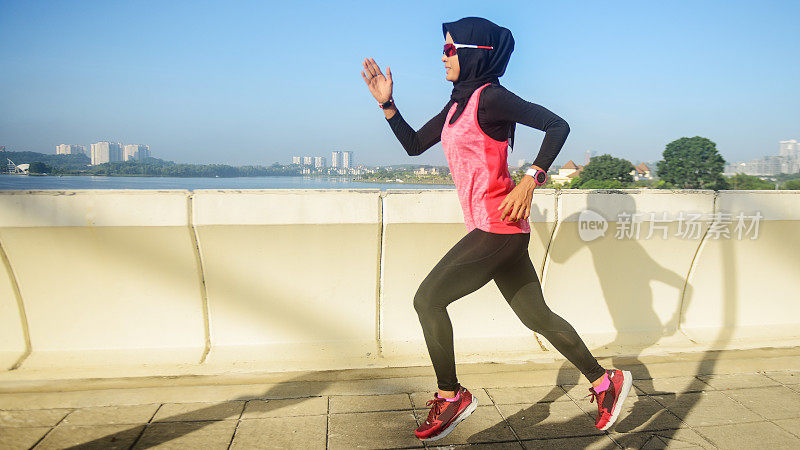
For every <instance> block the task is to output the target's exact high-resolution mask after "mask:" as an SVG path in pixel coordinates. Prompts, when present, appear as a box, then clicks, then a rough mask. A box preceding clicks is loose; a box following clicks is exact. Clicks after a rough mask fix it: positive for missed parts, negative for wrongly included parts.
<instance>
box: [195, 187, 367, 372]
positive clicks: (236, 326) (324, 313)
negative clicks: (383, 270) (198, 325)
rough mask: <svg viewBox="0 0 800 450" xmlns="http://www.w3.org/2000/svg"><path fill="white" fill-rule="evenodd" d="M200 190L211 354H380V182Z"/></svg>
mask: <svg viewBox="0 0 800 450" xmlns="http://www.w3.org/2000/svg"><path fill="white" fill-rule="evenodd" d="M193 197H194V202H193V205H194V206H193V216H194V224H195V228H196V229H197V236H198V242H199V246H200V254H201V255H202V261H203V269H204V274H205V282H206V290H207V296H208V311H209V322H210V343H211V347H210V353H209V355H208V359H207V360H208V363H211V364H215V363H219V364H230V363H253V362H260V363H264V364H267V365H271V366H272V367H277V368H280V369H290V368H291V369H303V368H315V367H319V366H323V367H352V366H353V365H354V364H355V365H358V364H359V363H361V364H363V361H364V360H370V359H371V358H375V356H376V354H377V346H378V341H377V338H376V330H377V326H378V325H377V321H378V317H377V283H378V270H379V264H380V259H379V257H380V254H379V252H380V232H381V230H380V197H379V191H377V190H364V191H357V190H354V191H338V190H317V191H293V190H275V189H272V190H263V191H237V192H231V191H212V190H199V191H195V193H194V196H193Z"/></svg>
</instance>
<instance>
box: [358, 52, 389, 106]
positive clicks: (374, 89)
mask: <svg viewBox="0 0 800 450" xmlns="http://www.w3.org/2000/svg"><path fill="white" fill-rule="evenodd" d="M365 72H366V73H365ZM361 77H362V78H364V82H365V83H367V87H368V88H369V92H370V93H372V96H373V97H375V100H377V101H378V103H386V102H388V101H389V99H390V98H392V71H391V69H389V66H386V76H384V75H383V74H382V73H381V69H380V67H378V65H377V64H375V60H374V59H372V58H364V70H362V71H361Z"/></svg>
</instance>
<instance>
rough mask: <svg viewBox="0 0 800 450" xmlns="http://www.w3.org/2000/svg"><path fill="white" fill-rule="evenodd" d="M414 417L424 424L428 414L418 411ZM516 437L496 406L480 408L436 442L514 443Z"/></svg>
mask: <svg viewBox="0 0 800 450" xmlns="http://www.w3.org/2000/svg"><path fill="white" fill-rule="evenodd" d="M414 415H415V416H416V417H417V421H418V422H419V423H422V422H424V421H425V419H426V418H427V417H428V412H427V411H424V410H419V409H418V410H416V411H415V412H414ZM514 440H516V437H515V436H514V433H513V432H512V431H511V428H510V427H509V426H508V424H506V423H505V421H504V420H503V417H502V416H501V415H500V413H499V412H497V409H496V408H495V407H494V405H488V406H478V407H477V408H476V409H475V411H474V412H473V413H472V414H471V415H470V416H469V417H467V418H466V419H464V421H463V422H461V423H459V424H458V425H457V426H456V427H455V428H454V429H453V431H452V432H450V434H448V435H447V436H446V437H445V438H443V439H441V440H439V441H435V442H436V444H437V445H439V444H444V445H447V444H472V443H486V442H501V441H514Z"/></svg>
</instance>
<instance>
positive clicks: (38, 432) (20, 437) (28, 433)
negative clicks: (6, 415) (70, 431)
mask: <svg viewBox="0 0 800 450" xmlns="http://www.w3.org/2000/svg"><path fill="white" fill-rule="evenodd" d="M48 431H50V427H9V428H1V427H0V448H2V449H4V450H16V449H29V448H31V447H33V444H35V443H36V442H38V441H39V439H41V438H42V436H44V435H45V433H47V432H48Z"/></svg>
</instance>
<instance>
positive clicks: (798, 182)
mask: <svg viewBox="0 0 800 450" xmlns="http://www.w3.org/2000/svg"><path fill="white" fill-rule="evenodd" d="M781 189H800V179H794V180H789V181H787V182H786V183H783V186H781Z"/></svg>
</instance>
